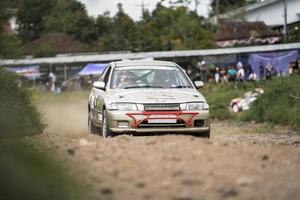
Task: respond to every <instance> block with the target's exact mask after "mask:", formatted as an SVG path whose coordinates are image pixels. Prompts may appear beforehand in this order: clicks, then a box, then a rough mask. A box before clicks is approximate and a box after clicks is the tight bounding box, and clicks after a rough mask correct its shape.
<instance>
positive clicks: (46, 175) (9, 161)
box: [0, 68, 83, 200]
mask: <svg viewBox="0 0 300 200" xmlns="http://www.w3.org/2000/svg"><path fill="white" fill-rule="evenodd" d="M18 78H19V77H17V76H16V75H13V74H12V73H9V72H7V71H5V70H3V69H1V68H0V199H11V200H15V199H16V200H17V199H32V200H39V199H45V200H47V199H49V200H50V199H51V200H52V199H58V200H60V199H61V200H68V199H70V200H71V199H75V200H76V199H83V198H82V197H83V195H81V193H82V189H81V188H82V187H79V185H78V184H77V183H76V181H74V180H73V178H71V177H69V176H68V175H67V173H66V171H65V170H64V169H63V167H62V166H63V164H61V163H60V164H58V163H57V162H56V161H54V160H53V159H51V158H49V155H45V153H41V152H39V151H37V149H35V148H34V147H32V146H28V145H26V143H24V141H23V140H22V137H23V136H31V135H35V134H38V133H42V131H43V129H44V124H43V123H42V122H41V120H40V114H39V112H38V111H37V109H36V108H35V106H34V104H33V103H32V99H31V93H30V92H29V91H28V90H27V89H26V88H24V87H22V86H21V87H20V86H18V84H17V82H18Z"/></svg>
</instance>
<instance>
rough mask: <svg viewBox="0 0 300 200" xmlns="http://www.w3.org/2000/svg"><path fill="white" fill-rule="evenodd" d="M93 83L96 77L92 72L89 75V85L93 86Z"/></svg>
mask: <svg viewBox="0 0 300 200" xmlns="http://www.w3.org/2000/svg"><path fill="white" fill-rule="evenodd" d="M93 83H94V77H93V75H92V74H90V75H89V77H88V79H87V84H88V87H92V86H93Z"/></svg>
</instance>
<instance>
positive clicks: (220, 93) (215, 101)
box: [200, 83, 255, 120]
mask: <svg viewBox="0 0 300 200" xmlns="http://www.w3.org/2000/svg"><path fill="white" fill-rule="evenodd" d="M254 88H255V85H254V84H249V83H244V84H234V83H227V84H219V85H215V84H208V85H206V86H205V87H204V88H203V89H202V90H201V91H200V92H201V93H202V94H203V95H204V96H205V98H206V100H207V102H208V103H209V106H210V116H211V118H213V119H219V120H226V119H234V118H235V114H234V113H232V112H231V111H230V109H229V104H230V101H231V100H232V99H234V98H237V97H241V96H243V94H244V93H245V92H246V91H249V90H252V89H254Z"/></svg>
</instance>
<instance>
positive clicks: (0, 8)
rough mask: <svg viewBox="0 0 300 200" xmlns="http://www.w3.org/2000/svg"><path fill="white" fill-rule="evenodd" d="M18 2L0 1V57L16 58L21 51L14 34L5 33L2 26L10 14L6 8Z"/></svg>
mask: <svg viewBox="0 0 300 200" xmlns="http://www.w3.org/2000/svg"><path fill="white" fill-rule="evenodd" d="M18 2H19V1H17V0H13V1H9V0H1V1H0V58H1V57H3V58H18V57H20V56H21V55H22V53H23V52H22V49H21V48H20V46H21V41H20V40H19V39H18V38H17V37H16V36H13V35H10V34H7V33H5V32H4V31H3V28H2V26H3V25H5V24H6V23H7V20H8V18H9V16H10V15H9V14H8V12H6V9H9V8H12V7H15V6H16V4H17V3H18Z"/></svg>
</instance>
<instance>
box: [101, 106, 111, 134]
mask: <svg viewBox="0 0 300 200" xmlns="http://www.w3.org/2000/svg"><path fill="white" fill-rule="evenodd" d="M102 136H103V138H104V139H105V138H107V137H110V136H112V132H111V131H110V130H109V124H108V118H107V113H106V111H105V110H103V114H102Z"/></svg>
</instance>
